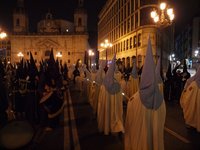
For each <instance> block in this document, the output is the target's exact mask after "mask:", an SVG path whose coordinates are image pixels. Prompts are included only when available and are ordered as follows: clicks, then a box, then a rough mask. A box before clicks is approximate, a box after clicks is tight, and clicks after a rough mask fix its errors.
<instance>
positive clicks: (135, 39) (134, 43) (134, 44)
mask: <svg viewBox="0 0 200 150" xmlns="http://www.w3.org/2000/svg"><path fill="white" fill-rule="evenodd" d="M136 46H137V37H136V35H135V36H134V37H133V47H136Z"/></svg>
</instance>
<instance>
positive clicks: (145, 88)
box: [140, 37, 163, 109]
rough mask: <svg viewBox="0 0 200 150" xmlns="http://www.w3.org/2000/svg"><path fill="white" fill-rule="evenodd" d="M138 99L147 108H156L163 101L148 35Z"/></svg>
mask: <svg viewBox="0 0 200 150" xmlns="http://www.w3.org/2000/svg"><path fill="white" fill-rule="evenodd" d="M140 99H141V102H142V104H143V105H144V106H145V107H146V108H148V109H158V108H159V107H160V105H161V104H162V101H163V97H162V94H161V92H160V90H159V88H158V84H157V83H156V78H155V63H154V60H153V54H152V47H151V41H150V37H149V40H148V46H147V51H146V57H145V62H144V66H143V69H142V74H141V81H140Z"/></svg>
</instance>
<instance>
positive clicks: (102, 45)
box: [100, 39, 112, 67]
mask: <svg viewBox="0 0 200 150" xmlns="http://www.w3.org/2000/svg"><path fill="white" fill-rule="evenodd" d="M100 46H101V47H102V48H105V51H106V67H107V65H108V54H107V49H108V47H112V43H110V42H109V41H108V40H107V39H106V40H105V41H104V43H101V45H100Z"/></svg>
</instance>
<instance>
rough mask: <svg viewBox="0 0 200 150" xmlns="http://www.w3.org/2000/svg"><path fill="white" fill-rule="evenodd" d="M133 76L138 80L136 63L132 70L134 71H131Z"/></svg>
mask: <svg viewBox="0 0 200 150" xmlns="http://www.w3.org/2000/svg"><path fill="white" fill-rule="evenodd" d="M131 76H132V77H133V78H134V79H137V77H138V73H137V68H136V63H133V68H132V71H131Z"/></svg>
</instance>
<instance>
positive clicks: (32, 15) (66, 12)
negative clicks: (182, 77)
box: [0, 0, 200, 48]
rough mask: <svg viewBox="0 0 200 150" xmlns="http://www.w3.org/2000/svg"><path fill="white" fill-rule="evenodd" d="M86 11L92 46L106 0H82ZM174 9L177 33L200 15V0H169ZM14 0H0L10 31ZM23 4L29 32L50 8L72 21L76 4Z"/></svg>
mask: <svg viewBox="0 0 200 150" xmlns="http://www.w3.org/2000/svg"><path fill="white" fill-rule="evenodd" d="M84 1H85V2H84V3H85V8H86V9H87V12H88V31H89V34H90V39H89V41H90V44H91V47H92V48H94V47H95V46H96V38H97V21H98V18H97V17H98V13H99V11H100V10H101V8H102V6H103V5H104V3H105V1H106V0H84ZM170 1H171V5H172V6H173V8H174V9H175V15H176V16H175V25H176V30H175V32H176V33H179V32H180V31H181V29H183V28H184V26H186V25H187V24H188V23H189V22H190V21H191V19H192V17H194V16H200V0H170ZM15 5H16V0H0V26H1V27H2V28H3V29H5V30H7V31H10V30H11V28H12V11H13V9H14V7H15ZM25 6H26V8H27V11H28V15H29V23H30V30H31V32H35V31H36V24H37V22H38V21H39V20H41V19H43V18H44V17H45V14H46V13H47V12H48V10H50V11H51V12H52V14H53V17H54V18H56V19H67V20H70V21H73V11H74V8H76V6H77V0H25Z"/></svg>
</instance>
